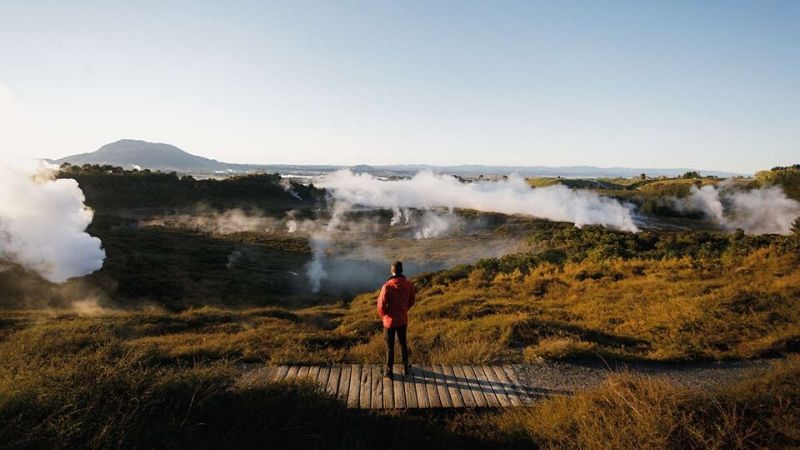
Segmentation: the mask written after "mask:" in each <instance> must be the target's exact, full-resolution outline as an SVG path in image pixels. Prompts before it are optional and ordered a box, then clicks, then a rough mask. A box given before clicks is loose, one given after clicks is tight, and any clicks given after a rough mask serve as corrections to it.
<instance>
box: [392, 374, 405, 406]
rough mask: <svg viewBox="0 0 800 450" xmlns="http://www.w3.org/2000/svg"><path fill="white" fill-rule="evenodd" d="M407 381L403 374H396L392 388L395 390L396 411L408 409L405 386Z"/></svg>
mask: <svg viewBox="0 0 800 450" xmlns="http://www.w3.org/2000/svg"><path fill="white" fill-rule="evenodd" d="M405 384H406V380H405V377H404V376H403V374H402V373H396V374H394V380H393V381H392V388H393V389H394V396H393V398H394V408H395V409H406V392H405V388H404V386H405Z"/></svg>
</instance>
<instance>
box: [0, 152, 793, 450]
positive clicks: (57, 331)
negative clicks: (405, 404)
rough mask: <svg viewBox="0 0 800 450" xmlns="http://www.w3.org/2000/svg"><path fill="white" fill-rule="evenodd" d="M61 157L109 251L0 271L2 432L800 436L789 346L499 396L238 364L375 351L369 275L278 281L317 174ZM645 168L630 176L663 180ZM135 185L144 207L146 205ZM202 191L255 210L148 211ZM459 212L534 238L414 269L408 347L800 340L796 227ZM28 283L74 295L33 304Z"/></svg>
mask: <svg viewBox="0 0 800 450" xmlns="http://www.w3.org/2000/svg"><path fill="white" fill-rule="evenodd" d="M70 170H75V171H76V175H77V178H78V180H79V183H81V186H82V187H83V188H84V190H85V191H86V192H87V202H88V203H89V204H90V205H92V206H93V207H95V208H96V210H97V215H96V220H95V222H94V223H93V225H92V230H91V232H92V233H93V234H95V235H98V236H100V237H101V239H102V240H103V243H104V246H105V248H106V250H107V252H108V259H107V261H106V265H105V267H104V269H103V270H101V271H100V272H98V273H96V274H93V275H91V276H89V277H84V278H82V279H78V280H72V281H70V282H69V283H66V284H64V285H62V286H53V285H49V284H46V283H43V282H42V281H41V280H38V279H37V278H36V277H34V276H32V275H29V274H25V273H24V272H23V271H21V269H19V268H12V269H10V270H7V271H5V272H2V273H0V291H1V292H0V299H2V301H5V302H11V301H15V302H16V303H14V304H13V305H10V306H16V307H18V309H7V310H4V311H2V312H0V360H2V361H3V364H1V365H0V447H4V448H82V447H88V448H255V447H260V448H263V447H265V446H267V447H269V446H272V447H275V448H319V447H330V448H375V447H379V446H380V447H390V448H394V447H403V448H407V447H409V446H415V447H420V448H428V447H430V446H433V445H435V446H438V447H446V448H451V447H474V448H485V447H491V446H496V447H500V448H502V447H510V448H532V447H533V448H536V447H542V448H565V447H566V448H631V449H633V448H738V447H744V448H763V447H797V446H800V435H798V432H797V430H798V429H800V426H798V424H800V406H798V405H800V403H799V402H800V386H798V380H799V379H800V361H799V360H798V359H797V357H796V356H788V358H786V360H785V361H784V362H780V363H778V364H777V366H776V367H775V368H774V369H772V370H771V371H769V372H767V373H763V374H759V375H758V376H756V377H755V378H753V379H752V380H749V381H747V382H744V383H741V384H738V385H734V386H723V387H721V388H720V389H719V390H716V391H713V392H697V391H692V390H687V389H683V388H679V387H676V386H673V385H671V384H670V383H669V382H668V381H666V380H661V379H656V378H643V377H638V376H632V375H621V376H615V377H612V378H611V379H610V380H609V381H607V382H606V383H605V384H604V385H603V386H601V387H599V388H598V389H595V390H592V391H588V392H584V393H580V394H578V395H575V396H572V397H569V398H561V399H549V400H546V401H542V402H541V403H539V404H537V405H536V406H535V407H533V408H530V409H520V410H507V411H461V412H420V413H413V414H412V413H369V412H358V411H348V410H345V409H343V407H342V406H341V405H340V404H338V403H336V402H334V401H331V400H330V399H327V398H325V397H324V396H323V395H321V394H320V393H319V392H317V391H315V390H314V388H313V387H312V386H310V385H304V384H279V385H269V384H245V383H243V382H242V379H241V378H240V377H239V374H240V372H239V369H238V368H239V367H241V365H242V363H264V362H266V363H289V362H293V363H301V362H302V363H341V362H369V363H376V362H379V361H380V360H381V357H382V347H381V346H382V343H381V337H380V335H379V331H380V325H379V323H378V321H377V317H376V315H375V312H374V300H375V294H376V293H375V292H368V293H365V294H363V295H360V296H356V297H355V298H354V299H352V300H350V299H348V298H335V297H311V296H308V295H303V294H298V293H297V291H292V290H291V289H290V288H291V284H290V283H291V281H285V282H286V283H287V284H285V285H284V284H280V280H291V279H292V278H289V277H291V275H285V274H284V275H277V274H276V273H275V272H272V271H280V270H287V269H288V270H298V267H302V265H303V264H304V263H305V261H307V259H308V255H309V247H308V243H307V242H306V241H305V240H304V239H302V238H290V237H287V236H286V234H285V233H273V232H268V231H265V230H264V229H263V228H264V226H266V225H264V224H265V223H268V222H269V220H268V219H270V218H273V217H283V216H284V215H285V214H286V212H287V210H288V209H293V210H297V211H298V213H297V214H298V215H300V216H301V217H302V216H303V215H307V216H308V217H314V214H316V212H315V211H314V209H315V208H318V202H320V201H321V199H322V197H321V195H322V194H321V193H319V192H317V191H308V192H300V191H299V190H298V193H300V196H301V198H303V199H304V200H302V201H299V200H297V199H296V198H294V197H292V196H291V195H289V194H288V193H286V191H285V190H284V188H283V187H282V186H281V185H280V184H279V180H278V179H277V178H274V176H272V175H258V176H254V177H253V178H251V177H245V178H234V179H231V180H229V181H213V182H212V181H210V180H207V181H198V180H192V179H185V180H184V179H182V178H178V177H177V176H175V175H164V174H152V173H151V174H147V173H144V172H143V173H135V172H119V171H116V169H113V168H96V167H89V168H86V169H70ZM781 170H784V169H781ZM787 170H788V169H787ZM109 171H110V173H107V172H109ZM81 177H83V178H81ZM140 177H141V178H140ZM151 177H152V178H151ZM156 180H160V181H156ZM142 181H144V182H143V183H142ZM641 181H642V180H630V184H631V185H635V184H636V183H639V182H641ZM646 181H650V180H646ZM661 181H668V182H667V183H665V184H666V185H669V184H674V185H679V186H684V185H685V184H686V183H687V182H689V183H694V182H695V181H696V180H683V179H681V180H661ZM706 181H708V182H713V180H710V179H709V180H705V179H704V180H702V182H706ZM603 182H604V183H606V181H603ZM609 183H610V181H609ZM626 183H627V182H626ZM656 183H657V182H655V181H654V182H650V183H647V184H646V185H641V186H639V187H640V188H643V187H646V186H650V189H652V190H653V192H661V191H662V188H661V187H659V186H661V185H660V184H656ZM617 184H619V185H620V186H623V185H624V184H623V182H622V181H621V180H618V183H617ZM686 186H687V187H686V189H688V185H686ZM106 189H113V190H116V191H119V192H120V199H121V200H120V201H119V202H114V201H113V199H114V198H116V197H111V196H109V195H108V194H106V192H105V190H106ZM298 189H299V188H298ZM308 189H311V188H308ZM621 189H622V188H620V189H617V190H621ZM663 189H665V190H666V191H667V192H671V189H676V188H663ZM681 189H683V187H681ZM251 190H252V191H258V192H262V191H268V192H271V194H270V195H266V196H263V197H262V196H259V195H256V194H254V193H253V192H251ZM173 192H174V193H175V195H174V196H173V195H172V193H173ZM648 195H650V194H648ZM652 195H662V194H652ZM670 195H671V194H670ZM126 198H127V200H126ZM159 199H161V200H159ZM139 201H141V202H143V204H145V205H147V207H146V208H143V209H142V210H139V209H137V208H136V207H135V206H134V205H136V204H137V202H139ZM251 201H252V202H253V204H251ZM198 202H200V203H203V204H204V205H206V206H203V207H202V208H207V209H201V210H202V211H204V214H205V213H209V214H211V215H213V214H214V213H224V212H225V210H227V209H228V207H229V206H231V205H235V207H237V208H239V209H241V210H242V211H244V219H247V220H249V219H253V218H254V217H255V218H257V219H258V220H257V221H256V222H255V223H254V225H252V227H251V225H247V226H245V228H246V229H247V230H249V231H243V232H235V233H215V232H213V231H208V229H207V228H204V227H205V226H206V225H203V226H200V227H197V226H194V225H191V224H190V225H189V226H177V225H175V224H172V223H167V222H165V223H163V224H159V223H156V222H152V220H153V218H154V217H161V216H163V215H164V212H165V211H167V212H169V213H171V214H172V216H176V215H177V216H179V215H181V214H188V215H191V214H192V213H194V212H196V211H197V210H198V209H197V208H198V206H197V203H198ZM256 212H257V213H256ZM460 214H461V217H464V218H467V219H469V220H472V219H481V220H486V223H488V224H490V225H491V228H492V230H493V231H492V234H493V235H494V236H499V237H503V236H505V235H515V234H517V233H519V230H524V233H525V235H526V238H527V242H526V248H527V250H526V251H525V252H522V253H515V254H512V255H507V256H503V257H500V258H486V259H483V260H480V261H478V262H475V263H472V264H465V265H458V266H455V267H452V268H450V269H448V270H442V271H436V272H432V273H428V274H424V275H421V276H419V277H416V278H415V279H414V281H415V283H416V284H417V286H418V287H419V296H418V304H417V306H416V307H415V308H414V309H413V310H412V312H411V320H412V325H411V330H410V339H411V342H410V345H411V349H412V358H413V360H414V361H415V362H419V363H426V362H430V363H451V362H460V363H479V362H525V361H528V362H533V361H537V360H539V359H540V358H546V359H557V358H573V357H592V358H596V357H598V356H602V357H603V358H619V359H631V360H633V359H635V360H651V361H669V362H674V363H680V362H682V361H687V360H719V359H730V358H753V357H768V356H774V357H784V356H786V355H791V354H793V353H796V352H797V351H798V349H800V304H799V303H798V302H800V234H797V233H795V234H793V235H790V236H775V235H763V236H746V235H744V234H743V233H721V232H708V231H685V232H678V233H656V232H643V233H639V234H630V233H623V232H615V231H610V230H606V229H603V228H601V227H584V228H582V229H577V228H575V227H574V226H572V225H571V224H566V223H554V222H548V221H543V220H528V219H526V220H522V219H518V218H508V217H499V216H493V215H482V214H479V213H475V212H460ZM226 217H227V216H226ZM236 217H238V219H237V220H239V219H241V217H239V216H236ZM228 218H230V217H228ZM262 218H266V219H264V220H266V222H263V223H262V222H261V221H260V220H262ZM181 220H182V219H181ZM148 221H150V222H148ZM181 223H183V222H181ZM215 223H216V222H215ZM247 223H248V224H249V222H247ZM217 225H218V224H217ZM217 225H214V226H217ZM390 237H391V236H390ZM397 239H398V241H397V242H401V243H400V244H396V245H397V246H398V247H404V246H405V242H406V241H402V240H400V237H397ZM463 242H464V241H456V242H455V244H452V245H453V246H460V247H463V246H464V244H463ZM474 242H480V241H474ZM431 245H432V244H431ZM441 245H444V243H442V244H441ZM448 245H450V244H448ZM475 245H477V244H475ZM237 250H239V252H240V253H239V254H238V255H239V256H236V255H237V254H236V253H235V251H237ZM400 250H402V249H400ZM429 250H430V252H431V254H434V253H436V252H437V251H443V250H441V248H438V249H437V248H430V249H429ZM467 250H468V249H467ZM447 251H448V252H449V251H451V250H447ZM232 257H233V262H232V259H231V258H232ZM228 266H230V267H228ZM260 275H263V277H261V278H260V277H259V276H260ZM281 277H286V278H281ZM285 292H294V294H293V295H294V296H295V297H296V298H293V297H291V296H289V295H286V294H285ZM43 298H44V299H45V301H41V300H42V299H43ZM76 299H77V300H79V301H78V302H74V300H76ZM94 300H97V301H94ZM287 300H288V301H287ZM25 301H30V302H31V303H29V304H27V307H28V308H32V307H33V306H42V305H43V304H44V305H48V306H52V307H56V306H70V305H71V306H72V307H71V308H69V309H67V308H62V309H59V308H51V309H36V310H34V309H24V307H26V304H25V303H24V302H25ZM289 301H292V302H295V304H296V305H297V306H291V305H289V304H287V303H288V302H289ZM204 305H206V306H204ZM209 305H210V306H209ZM266 305H270V306H266ZM299 305H303V306H299ZM20 306H22V307H23V309H19V307H20ZM120 306H123V307H130V308H120ZM203 306H204V307H203ZM254 306H257V307H254ZM170 310H172V311H170Z"/></svg>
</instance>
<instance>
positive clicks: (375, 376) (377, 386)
mask: <svg viewBox="0 0 800 450" xmlns="http://www.w3.org/2000/svg"><path fill="white" fill-rule="evenodd" d="M370 371H371V372H372V375H371V377H370V379H371V387H370V389H371V391H370V392H372V400H371V401H370V403H369V407H370V408H372V409H383V375H382V374H381V366H379V365H377V364H372V365H370Z"/></svg>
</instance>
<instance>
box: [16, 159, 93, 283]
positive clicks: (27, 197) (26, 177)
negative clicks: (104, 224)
mask: <svg viewBox="0 0 800 450" xmlns="http://www.w3.org/2000/svg"><path fill="white" fill-rule="evenodd" d="M54 173H55V172H54V168H53V166H47V165H44V164H42V165H41V166H40V167H39V168H38V169H37V171H35V172H34V171H21V170H12V169H10V168H7V167H4V166H2V165H0V258H1V259H4V260H6V261H10V262H13V263H16V264H19V265H21V266H23V267H25V268H26V269H27V270H30V271H33V272H36V273H37V274H39V275H40V276H41V277H43V278H45V279H47V280H49V281H51V282H54V283H62V282H64V281H66V280H67V279H68V278H72V277H77V276H81V275H87V274H89V273H92V272H94V271H96V270H98V269H100V268H101V267H102V266H103V260H104V259H105V251H103V249H102V247H101V242H100V239H98V238H96V237H92V236H90V235H89V234H87V233H86V227H88V226H89V224H90V223H91V222H92V215H93V213H92V211H91V210H90V209H88V208H87V207H86V206H85V205H84V203H83V202H84V196H83V192H82V191H81V189H80V187H78V183H77V182H76V181H75V180H71V179H54V178H53V175H54Z"/></svg>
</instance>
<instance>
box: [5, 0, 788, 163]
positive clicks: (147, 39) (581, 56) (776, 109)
mask: <svg viewBox="0 0 800 450" xmlns="http://www.w3.org/2000/svg"><path fill="white" fill-rule="evenodd" d="M122 138H130V139H142V140H147V141H152V142H166V143H170V144H173V145H176V146H178V147H180V148H182V149H184V150H186V151H188V152H190V153H194V154H198V155H202V156H205V157H210V158H214V159H218V160H221V161H226V162H237V163H261V164H270V163H287V164H345V165H351V164H361V163H364V164H439V165H455V164H486V165H519V166H533V165H542V166H571V165H592V166H601V167H611V166H623V167H652V168H665V167H691V168H698V169H706V170H725V171H732V172H741V173H752V172H754V171H756V170H759V169H766V168H769V167H772V166H776V165H788V164H793V163H800V2H794V1H752V2H742V1H706V2H690V1H670V2H666V1H665V2H641V1H613V2H592V1H585V2H536V1H524V2H512V1H495V2H483V1H481V2H477V1H449V2H443V1H432V2H391V1H380V2H379V1H341V2H322V1H302V0H295V1H281V2H273V1H264V2H249V1H248V2H241V1H229V2H206V1H193V2H160V1H147V2H116V1H104V2H93V1H81V2H76V1H63V2H62V1H36V0H33V1H25V2H20V1H9V0H0V157H2V159H3V160H9V159H22V158H26V157H46V158H58V157H63V156H66V155H69V154H74V153H83V152H90V151H94V150H96V149H97V148H98V147H100V146H101V145H103V144H106V143H109V142H112V141H115V140H118V139H122Z"/></svg>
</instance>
